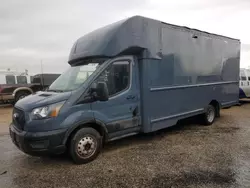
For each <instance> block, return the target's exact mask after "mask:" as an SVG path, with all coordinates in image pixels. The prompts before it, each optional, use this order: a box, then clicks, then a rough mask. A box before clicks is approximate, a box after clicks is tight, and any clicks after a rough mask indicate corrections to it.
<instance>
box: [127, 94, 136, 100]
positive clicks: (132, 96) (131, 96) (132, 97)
mask: <svg viewBox="0 0 250 188" xmlns="http://www.w3.org/2000/svg"><path fill="white" fill-rule="evenodd" d="M134 98H135V96H134V95H129V96H127V100H132V99H134Z"/></svg>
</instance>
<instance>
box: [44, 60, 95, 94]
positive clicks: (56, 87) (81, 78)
mask: <svg viewBox="0 0 250 188" xmlns="http://www.w3.org/2000/svg"><path fill="white" fill-rule="evenodd" d="M97 67H98V63H91V64H87V65H79V66H75V67H70V68H69V69H68V70H67V71H65V72H64V73H63V74H62V75H61V76H59V77H58V78H57V79H56V80H55V81H54V82H53V83H52V84H51V86H50V87H49V89H48V90H49V91H62V92H63V91H72V90H75V89H77V88H78V87H80V86H81V85H82V84H83V83H84V82H85V81H86V80H87V78H88V77H89V76H90V75H91V74H92V73H93V72H94V71H95V70H96V68H97Z"/></svg>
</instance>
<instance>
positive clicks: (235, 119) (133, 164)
mask: <svg viewBox="0 0 250 188" xmlns="http://www.w3.org/2000/svg"><path fill="white" fill-rule="evenodd" d="M0 187H1V188H8V187H11V188H19V187H25V188H29V187H46V188H47V187H60V188H72V187H121V188H122V187H173V188H174V187H216V188H217V187H225V188H231V187H233V188H234V187H250V104H247V103H246V104H243V105H242V106H235V107H232V108H230V109H225V110H222V113H221V118H220V119H218V120H217V121H216V122H215V123H214V125H212V126H201V125H199V124H198V123H197V121H196V119H190V120H185V121H183V122H181V123H179V124H178V125H176V126H174V127H172V128H168V129H165V130H163V131H159V132H156V133H153V134H146V135H145V134H144V135H137V136H133V137H130V138H125V139H122V140H118V141H114V142H112V143H109V144H108V145H107V146H106V147H105V148H104V151H103V152H102V153H101V155H100V156H99V157H98V158H97V159H96V160H95V161H93V162H91V163H89V164H85V165H74V164H73V163H72V162H71V160H70V158H69V157H67V156H57V157H50V158H39V157H31V156H28V155H26V154H23V153H22V152H21V151H19V150H18V149H17V148H16V147H15V146H14V145H13V144H12V142H11V140H10V138H9V136H8V135H1V136H0Z"/></svg>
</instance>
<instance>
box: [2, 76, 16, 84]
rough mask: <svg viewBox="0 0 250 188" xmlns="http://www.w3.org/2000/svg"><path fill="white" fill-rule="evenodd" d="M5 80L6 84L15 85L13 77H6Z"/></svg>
mask: <svg viewBox="0 0 250 188" xmlns="http://www.w3.org/2000/svg"><path fill="white" fill-rule="evenodd" d="M5 78H6V84H16V79H15V76H13V75H7V76H5Z"/></svg>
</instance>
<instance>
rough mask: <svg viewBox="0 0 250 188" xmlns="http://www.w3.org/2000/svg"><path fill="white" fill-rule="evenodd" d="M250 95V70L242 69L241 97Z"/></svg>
mask: <svg viewBox="0 0 250 188" xmlns="http://www.w3.org/2000/svg"><path fill="white" fill-rule="evenodd" d="M248 97H250V70H249V69H244V68H241V69H240V99H242V98H248Z"/></svg>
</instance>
